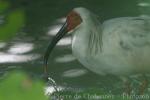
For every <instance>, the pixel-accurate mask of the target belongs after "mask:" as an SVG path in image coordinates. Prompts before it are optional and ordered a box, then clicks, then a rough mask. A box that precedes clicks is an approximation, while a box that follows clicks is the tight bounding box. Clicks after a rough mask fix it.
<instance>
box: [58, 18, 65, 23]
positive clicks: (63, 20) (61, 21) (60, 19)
mask: <svg viewBox="0 0 150 100" xmlns="http://www.w3.org/2000/svg"><path fill="white" fill-rule="evenodd" d="M65 21H66V18H65V17H63V18H59V19H57V20H56V22H58V23H62V24H63V23H64V22H65Z"/></svg>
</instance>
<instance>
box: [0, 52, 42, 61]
mask: <svg viewBox="0 0 150 100" xmlns="http://www.w3.org/2000/svg"><path fill="white" fill-rule="evenodd" d="M39 57H40V55H37V54H28V55H27V54H26V55H17V54H10V53H3V52H0V63H19V62H27V61H31V60H35V59H38V58H39Z"/></svg>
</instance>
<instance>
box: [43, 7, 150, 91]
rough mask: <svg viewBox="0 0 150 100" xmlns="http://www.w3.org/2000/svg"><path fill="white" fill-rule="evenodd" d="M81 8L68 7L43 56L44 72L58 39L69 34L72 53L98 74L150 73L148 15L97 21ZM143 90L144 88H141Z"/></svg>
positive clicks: (124, 75)
mask: <svg viewBox="0 0 150 100" xmlns="http://www.w3.org/2000/svg"><path fill="white" fill-rule="evenodd" d="M100 20H101V19H100V17H99V16H97V15H96V14H94V13H93V12H91V11H90V10H88V9H86V8H84V7H77V8H74V9H73V10H71V11H70V12H69V13H68V14H67V16H66V21H65V23H64V25H63V26H62V28H61V29H60V30H59V32H58V33H57V34H56V36H55V37H54V38H53V39H52V40H51V41H50V44H49V46H48V48H47V50H46V53H45V55H44V71H45V73H46V74H47V73H48V72H47V71H48V58H49V55H50V54H51V53H52V50H53V49H54V47H55V45H56V44H57V42H58V41H59V40H60V39H61V38H63V37H64V36H65V35H67V34H70V35H71V39H72V40H71V48H72V53H73V55H74V56H75V57H76V58H77V60H78V61H79V62H80V63H81V64H82V65H83V66H84V67H86V68H87V69H89V70H91V71H92V72H94V73H97V74H99V75H108V74H110V75H116V76H120V77H126V76H130V75H136V74H142V75H146V74H148V73H149V72H150V17H149V16H140V15H139V16H136V17H128V16H127V17H118V18H112V19H108V20H106V21H104V22H101V21H100ZM146 83H147V81H144V83H143V84H144V85H142V86H141V87H143V88H145V87H146V86H147V85H146ZM141 91H144V89H141Z"/></svg>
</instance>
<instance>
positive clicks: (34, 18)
mask: <svg viewBox="0 0 150 100" xmlns="http://www.w3.org/2000/svg"><path fill="white" fill-rule="evenodd" d="M8 2H9V3H10V6H9V8H8V10H6V11H5V13H3V14H1V16H2V15H9V14H10V13H11V11H14V10H16V9H21V11H22V12H23V14H24V17H25V18H24V21H23V27H22V28H21V29H20V28H19V31H16V32H17V35H16V36H14V37H13V38H11V39H9V40H7V41H5V42H4V41H2V42H0V74H1V75H5V73H7V72H9V71H11V70H14V69H21V70H24V71H26V72H28V73H29V74H30V75H32V76H33V77H35V78H41V77H42V75H43V55H44V52H45V50H46V47H47V46H48V43H49V41H50V39H51V38H52V37H53V34H55V33H56V32H57V31H58V29H59V28H60V26H61V25H62V24H63V22H64V17H65V16H66V15H67V13H68V12H69V11H71V10H72V9H73V8H75V7H85V8H88V9H89V10H91V11H92V12H93V13H95V14H97V15H98V16H100V21H101V22H103V21H104V20H107V19H111V18H115V17H122V16H139V15H143V14H147V15H148V14H149V10H150V1H149V0H8ZM0 11H1V8H0ZM4 17H5V16H4ZM1 20H3V21H4V23H8V20H6V19H5V18H1ZM16 20H17V19H16ZM18 20H19V19H18ZM2 25H3V23H2V24H0V27H1V26H2ZM12 26H13V25H12ZM8 30H9V29H8ZM12 31H13V30H12ZM13 32H15V31H13ZM68 41H69V40H68V38H67V37H66V39H64V42H62V43H61V44H59V45H58V46H56V48H55V49H54V51H53V53H52V55H51V57H50V59H49V75H50V77H51V78H53V79H54V80H55V81H56V83H57V84H58V85H60V86H66V87H71V88H79V89H80V88H100V89H104V90H105V91H108V92H110V91H113V93H120V91H123V90H122V83H121V80H120V79H119V78H118V77H115V76H109V75H108V76H100V75H97V74H95V73H93V72H91V71H89V70H87V69H86V68H84V66H82V65H81V64H80V63H79V62H78V61H77V60H76V59H75V58H74V57H73V56H72V52H71V48H70V45H69V43H68Z"/></svg>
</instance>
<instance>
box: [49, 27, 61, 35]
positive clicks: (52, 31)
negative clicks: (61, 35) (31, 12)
mask: <svg viewBox="0 0 150 100" xmlns="http://www.w3.org/2000/svg"><path fill="white" fill-rule="evenodd" d="M61 27H62V24H58V25H55V26H51V27H50V28H49V31H48V32H47V34H48V35H50V36H55V35H56V34H57V32H58V31H59V30H60V28H61Z"/></svg>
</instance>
